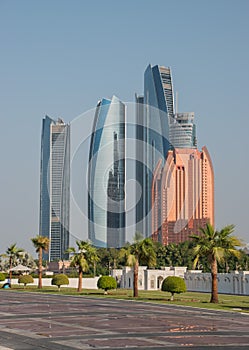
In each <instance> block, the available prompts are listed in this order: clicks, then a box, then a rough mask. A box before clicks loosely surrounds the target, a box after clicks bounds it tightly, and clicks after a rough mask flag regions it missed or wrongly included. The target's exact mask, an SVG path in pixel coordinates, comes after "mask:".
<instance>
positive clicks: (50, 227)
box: [39, 116, 70, 261]
mask: <svg viewBox="0 0 249 350" xmlns="http://www.w3.org/2000/svg"><path fill="white" fill-rule="evenodd" d="M69 224H70V125H69V124H65V123H64V122H63V120H62V119H58V120H57V121H54V120H53V119H51V118H49V117H48V116H46V117H45V118H44V119H43V122H42V137H41V169H40V224H39V234H40V235H41V236H46V237H48V238H49V240H50V247H49V251H48V253H45V254H44V259H45V260H49V261H53V260H57V259H67V258H68V254H67V253H65V251H66V250H67V249H68V247H69Z"/></svg>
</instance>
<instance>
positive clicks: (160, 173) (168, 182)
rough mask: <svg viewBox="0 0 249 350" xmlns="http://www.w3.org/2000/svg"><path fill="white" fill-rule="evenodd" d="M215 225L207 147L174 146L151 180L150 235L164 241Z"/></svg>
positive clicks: (183, 237)
mask: <svg viewBox="0 0 249 350" xmlns="http://www.w3.org/2000/svg"><path fill="white" fill-rule="evenodd" d="M207 222H209V223H210V224H212V225H214V172H213V165H212V161H211V158H210V155H209V153H208V150H207V148H206V147H203V148H202V151H199V150H197V149H195V148H174V150H172V151H168V154H167V158H166V162H165V164H164V166H163V167H162V160H160V161H159V162H158V164H157V167H156V168H155V171H154V174H153V181H152V239H153V240H154V241H158V242H161V243H162V244H164V245H167V244H169V243H180V242H183V241H186V240H188V238H189V235H191V234H192V233H195V234H198V233H199V228H200V227H204V226H205V225H206V223H207Z"/></svg>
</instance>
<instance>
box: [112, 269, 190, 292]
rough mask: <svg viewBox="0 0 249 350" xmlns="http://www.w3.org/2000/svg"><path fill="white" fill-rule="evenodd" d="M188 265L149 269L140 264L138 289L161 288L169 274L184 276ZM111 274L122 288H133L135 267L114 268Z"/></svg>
mask: <svg viewBox="0 0 249 350" xmlns="http://www.w3.org/2000/svg"><path fill="white" fill-rule="evenodd" d="M186 271H187V267H162V268H161V269H158V270H156V269H148V267H147V266H139V270H138V289H140V290H158V289H159V290H160V289H161V285H162V282H163V280H164V279H165V278H166V277H168V276H179V277H182V278H184V273H185V272H186ZM111 275H112V276H113V277H114V278H116V280H117V282H118V286H119V287H120V288H126V289H132V288H133V268H132V267H129V266H125V267H124V268H123V269H114V270H112V271H111Z"/></svg>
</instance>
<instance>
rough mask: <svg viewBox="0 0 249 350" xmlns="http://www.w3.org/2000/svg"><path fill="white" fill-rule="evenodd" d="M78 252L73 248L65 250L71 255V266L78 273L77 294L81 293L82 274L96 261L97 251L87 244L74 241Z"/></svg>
mask: <svg viewBox="0 0 249 350" xmlns="http://www.w3.org/2000/svg"><path fill="white" fill-rule="evenodd" d="M76 244H77V246H78V251H76V249H75V248H74V247H71V248H69V249H68V250H67V253H72V254H73V255H72V257H71V266H74V267H77V268H78V271H79V281H78V289H77V290H78V292H81V291H82V277H83V272H86V271H88V270H89V266H90V265H94V264H95V263H96V262H97V261H98V260H99V258H98V255H97V250H96V248H95V247H93V246H92V245H91V243H89V242H85V241H76Z"/></svg>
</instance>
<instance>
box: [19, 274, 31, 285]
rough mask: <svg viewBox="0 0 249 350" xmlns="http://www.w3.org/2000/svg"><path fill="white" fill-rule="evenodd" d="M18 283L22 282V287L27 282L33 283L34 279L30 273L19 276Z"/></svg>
mask: <svg viewBox="0 0 249 350" xmlns="http://www.w3.org/2000/svg"><path fill="white" fill-rule="evenodd" d="M18 283H21V284H24V287H26V285H27V284H28V283H34V279H33V277H32V276H31V275H22V276H20V277H19V279H18Z"/></svg>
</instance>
